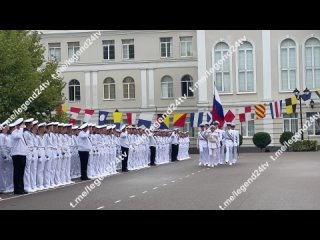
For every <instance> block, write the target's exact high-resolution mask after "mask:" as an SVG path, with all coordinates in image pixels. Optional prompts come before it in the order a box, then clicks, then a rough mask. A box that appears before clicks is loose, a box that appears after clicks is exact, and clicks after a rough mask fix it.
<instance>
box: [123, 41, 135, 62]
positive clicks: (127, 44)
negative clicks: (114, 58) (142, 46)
mask: <svg viewBox="0 0 320 240" xmlns="http://www.w3.org/2000/svg"><path fill="white" fill-rule="evenodd" d="M130 40H132V43H124V41H130ZM125 46H127V48H128V50H127V53H128V57H127V58H125V57H124V54H125V50H124V48H125ZM130 46H133V57H132V58H130ZM134 58H135V47H134V39H122V59H123V60H132V59H134Z"/></svg>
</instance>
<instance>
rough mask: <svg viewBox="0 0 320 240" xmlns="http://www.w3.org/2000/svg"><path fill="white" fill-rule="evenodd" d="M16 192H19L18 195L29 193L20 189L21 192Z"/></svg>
mask: <svg viewBox="0 0 320 240" xmlns="http://www.w3.org/2000/svg"><path fill="white" fill-rule="evenodd" d="M14 194H17V195H24V194H29V193H28V192H26V191H19V192H14Z"/></svg>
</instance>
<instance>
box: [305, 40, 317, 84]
mask: <svg viewBox="0 0 320 240" xmlns="http://www.w3.org/2000/svg"><path fill="white" fill-rule="evenodd" d="M311 38H315V39H317V40H318V41H320V36H318V35H317V36H315V35H314V34H311V35H310V36H308V37H306V38H305V39H304V41H303V47H302V65H303V66H302V67H303V84H304V86H307V71H306V56H305V54H306V43H307V41H308V40H310V39H311ZM313 49H314V48H313ZM312 54H314V51H313V52H312ZM313 56H314V55H313ZM312 61H313V62H314V57H313V58H312ZM312 75H313V86H315V81H314V80H315V79H314V68H313V70H312ZM308 88H309V89H314V88H310V87H308Z"/></svg>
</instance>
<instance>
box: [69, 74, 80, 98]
mask: <svg viewBox="0 0 320 240" xmlns="http://www.w3.org/2000/svg"><path fill="white" fill-rule="evenodd" d="M69 101H70V102H75V101H80V82H79V81H78V80H76V79H72V80H71V81H70V82H69Z"/></svg>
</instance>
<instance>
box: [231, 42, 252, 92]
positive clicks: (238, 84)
mask: <svg viewBox="0 0 320 240" xmlns="http://www.w3.org/2000/svg"><path fill="white" fill-rule="evenodd" d="M245 42H248V43H250V44H251V46H252V58H253V59H252V61H253V63H252V65H253V91H245V92H242V91H240V79H239V65H240V63H239V55H240V54H239V51H240V50H242V49H240V47H241V46H242V45H241V46H240V47H239V48H238V49H237V51H236V84H237V94H239V95H240V94H256V93H257V90H256V86H257V82H256V81H257V77H256V71H257V66H256V50H255V49H256V47H255V44H254V41H251V40H249V39H247V40H246V41H245ZM246 51H247V50H246ZM245 56H247V54H246V55H245ZM246 59H247V57H245V65H247V61H246ZM246 72H247V70H246ZM246 82H247V81H246Z"/></svg>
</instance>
